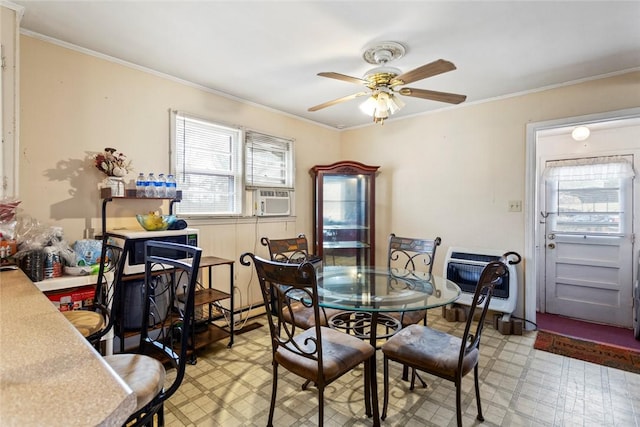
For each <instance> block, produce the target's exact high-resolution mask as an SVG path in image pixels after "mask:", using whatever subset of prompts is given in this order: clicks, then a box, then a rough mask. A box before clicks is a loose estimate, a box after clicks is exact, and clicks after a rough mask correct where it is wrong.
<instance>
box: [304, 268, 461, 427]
mask: <svg viewBox="0 0 640 427" xmlns="http://www.w3.org/2000/svg"><path fill="white" fill-rule="evenodd" d="M316 278H317V283H318V305H319V306H320V307H325V308H334V309H339V310H341V312H340V313H338V314H336V315H334V316H332V317H331V318H330V319H329V326H330V327H332V328H335V329H339V330H343V331H345V332H347V333H350V334H353V335H355V336H358V337H359V338H361V339H368V340H369V342H370V343H371V345H372V346H374V347H376V348H378V347H379V345H378V344H379V343H380V341H382V340H384V339H386V338H388V337H389V336H391V335H393V334H395V333H396V332H397V331H398V330H400V329H401V328H402V325H401V322H400V316H399V315H397V314H396V315H392V313H403V312H409V311H417V310H428V309H432V308H436V307H441V306H444V305H447V304H451V303H453V302H454V301H456V300H457V299H458V298H459V297H460V287H459V286H458V285H457V284H456V283H454V282H452V281H451V280H447V279H446V278H443V277H439V276H435V275H433V274H431V273H426V272H418V271H410V270H403V269H398V268H387V267H370V266H326V265H323V266H320V267H318V268H317V269H316ZM374 357H375V355H374ZM374 362H375V361H374ZM371 365H372V370H373V372H372V374H373V375H372V378H376V376H375V371H376V368H375V366H376V363H372V364H371ZM370 389H371V393H372V394H371V396H372V397H371V398H372V399H375V400H376V401H377V385H376V381H372V384H371V385H370ZM367 406H369V405H367ZM376 406H377V405H376ZM367 415H369V416H371V414H367ZM374 425H377V423H374Z"/></svg>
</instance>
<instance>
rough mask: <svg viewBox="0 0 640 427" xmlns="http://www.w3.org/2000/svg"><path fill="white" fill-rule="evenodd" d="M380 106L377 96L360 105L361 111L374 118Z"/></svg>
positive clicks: (372, 96)
mask: <svg viewBox="0 0 640 427" xmlns="http://www.w3.org/2000/svg"><path fill="white" fill-rule="evenodd" d="M377 106H378V100H377V99H376V96H375V94H373V95H371V96H370V97H368V98H367V100H366V101H364V102H363V103H362V104H360V111H362V112H363V113H364V114H366V115H367V116H370V117H373V115H374V114H375V112H376V107H377Z"/></svg>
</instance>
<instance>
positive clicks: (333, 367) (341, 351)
mask: <svg viewBox="0 0 640 427" xmlns="http://www.w3.org/2000/svg"><path fill="white" fill-rule="evenodd" d="M320 333H321V334H322V364H323V371H324V383H325V384H328V383H329V382H331V381H332V380H333V379H335V378H337V377H339V376H340V375H342V374H344V373H345V372H347V371H349V370H350V369H352V368H353V367H355V366H357V365H359V364H360V363H362V362H363V361H365V360H366V359H368V358H370V357H371V356H373V354H374V352H375V349H374V348H373V347H372V346H371V345H370V344H369V343H366V342H364V341H362V340H360V339H358V338H356V337H354V336H352V335H348V334H345V333H343V332H339V331H336V330H334V329H330V328H326V327H324V326H323V327H321V332H320ZM315 336H316V331H315V328H310V329H307V330H306V331H304V332H302V333H300V334H298V335H296V337H295V338H294V341H295V342H296V343H297V345H298V346H299V347H300V348H302V349H305V350H307V351H309V352H313V350H314V348H315V347H314V346H315V340H314V341H313V342H311V341H307V340H309V339H315ZM289 345H290V346H291V344H289ZM275 360H276V361H277V362H278V363H279V364H280V365H282V366H283V367H284V368H286V369H287V370H289V371H291V372H293V373H295V374H297V375H299V376H301V377H303V378H306V379H308V380H311V381H314V382H319V372H318V362H317V361H316V360H315V359H309V358H306V357H304V356H301V355H300V354H297V353H294V352H292V351H289V350H287V349H285V348H283V347H278V349H277V350H276V354H275Z"/></svg>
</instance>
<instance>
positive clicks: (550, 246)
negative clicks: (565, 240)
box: [547, 243, 556, 249]
mask: <svg viewBox="0 0 640 427" xmlns="http://www.w3.org/2000/svg"><path fill="white" fill-rule="evenodd" d="M547 247H548V248H549V249H555V248H556V244H555V243H549V245H547Z"/></svg>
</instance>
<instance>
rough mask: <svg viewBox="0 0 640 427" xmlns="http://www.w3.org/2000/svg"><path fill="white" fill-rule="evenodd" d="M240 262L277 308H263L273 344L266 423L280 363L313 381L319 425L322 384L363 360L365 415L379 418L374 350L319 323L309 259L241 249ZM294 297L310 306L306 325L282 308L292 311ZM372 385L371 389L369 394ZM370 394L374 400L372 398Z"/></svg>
mask: <svg viewBox="0 0 640 427" xmlns="http://www.w3.org/2000/svg"><path fill="white" fill-rule="evenodd" d="M240 262H241V263H242V265H245V266H250V265H251V263H252V262H253V264H254V266H255V269H256V273H257V276H258V279H259V282H260V290H261V292H262V297H263V299H264V302H265V304H267V305H268V304H269V301H270V298H271V296H272V295H274V296H275V298H276V299H277V303H278V305H279V307H280V308H281V309H280V310H277V311H276V313H275V314H274V313H271V312H270V311H268V310H267V319H268V321H269V331H270V334H271V344H272V366H273V385H272V387H273V388H272V392H271V407H270V409H269V420H268V422H267V426H272V425H273V415H274V410H275V406H276V393H277V389H278V367H279V366H282V367H284V368H285V369H286V370H288V371H290V372H292V373H294V374H296V375H298V376H300V377H302V378H304V379H306V380H307V382H313V383H315V385H316V387H317V388H318V402H319V408H318V425H324V424H323V423H324V390H325V387H326V386H327V385H328V384H330V383H331V382H333V381H334V380H336V379H338V378H339V377H341V376H342V375H344V374H346V373H347V372H349V371H351V370H352V369H354V368H355V367H357V366H358V365H360V364H361V363H363V362H364V387H365V403H366V405H365V406H366V409H367V414H368V415H370V416H371V414H372V413H371V403H372V402H373V414H372V415H373V416H374V417H375V420H378V421H379V414H378V402H377V398H376V397H377V393H376V392H375V378H372V376H371V374H372V373H373V372H375V366H374V365H373V363H375V349H374V348H373V347H372V346H371V345H370V344H368V343H366V342H363V341H362V340H360V339H358V338H355V337H353V336H351V335H348V334H345V333H342V332H339V331H336V330H334V329H330V328H328V327H325V326H322V325H321V322H320V316H321V310H320V307H319V305H318V299H317V292H318V285H317V282H316V270H315V268H314V266H313V265H312V264H311V263H309V262H304V263H302V264H288V263H281V262H277V261H268V260H265V259H262V258H259V257H256V256H255V255H254V254H252V253H245V254H243V255H242V256H241V257H240ZM292 301H299V303H300V304H303V305H304V306H305V307H307V308H309V309H310V310H312V311H313V315H314V316H313V317H314V326H313V327H311V328H308V329H305V330H301V328H299V327H296V325H295V322H292V323H289V322H288V320H286V319H285V317H284V316H283V313H285V312H287V313H289V315H290V316H291V317H295V316H296V311H295V310H294V309H293V308H292ZM370 389H374V391H373V393H372V392H371V390H370ZM371 396H374V399H371Z"/></svg>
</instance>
